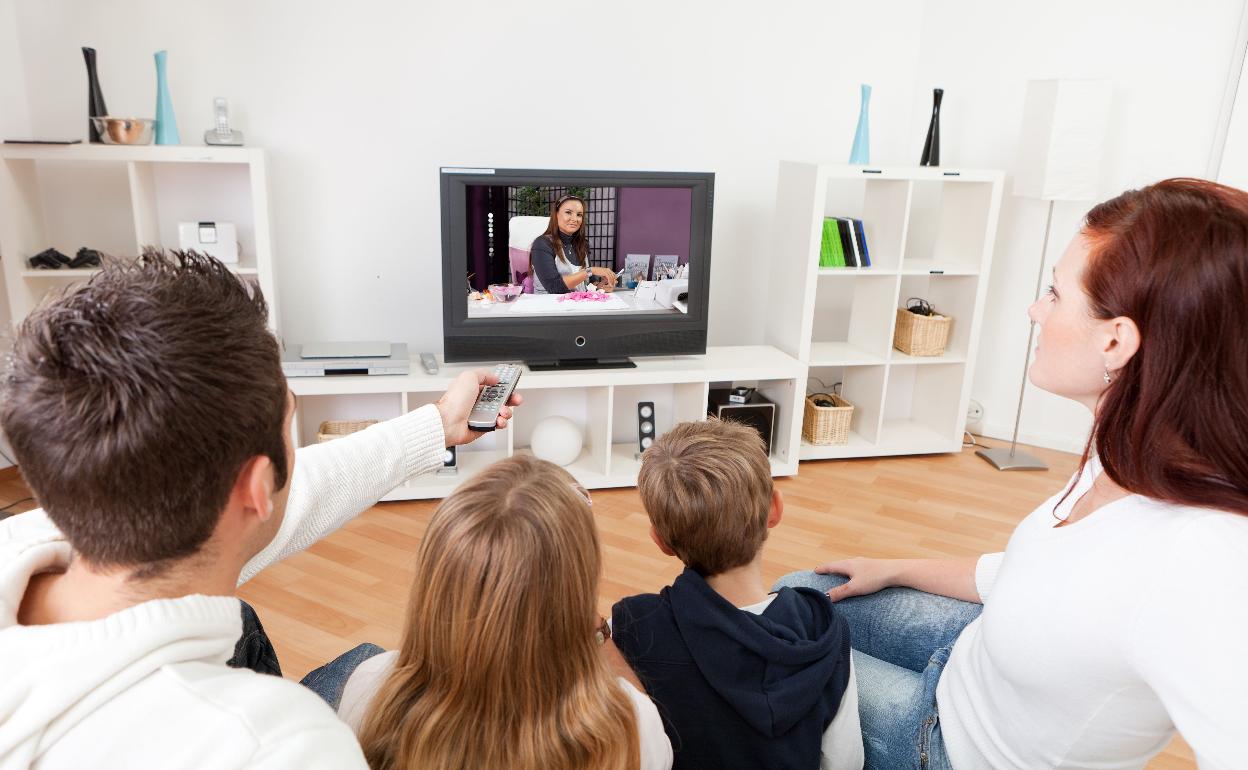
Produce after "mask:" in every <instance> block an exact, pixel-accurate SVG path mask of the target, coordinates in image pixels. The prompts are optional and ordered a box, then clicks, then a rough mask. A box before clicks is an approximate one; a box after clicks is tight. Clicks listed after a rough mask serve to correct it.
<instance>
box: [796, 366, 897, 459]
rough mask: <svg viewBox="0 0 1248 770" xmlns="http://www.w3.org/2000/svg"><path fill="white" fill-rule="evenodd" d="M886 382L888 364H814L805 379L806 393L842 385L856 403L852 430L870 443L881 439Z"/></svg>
mask: <svg viewBox="0 0 1248 770" xmlns="http://www.w3.org/2000/svg"><path fill="white" fill-rule="evenodd" d="M884 383H885V367H884V366H882V365H878V366H841V367H812V368H811V370H810V374H809V375H808V376H807V379H806V392H807V393H831V392H834V391H835V390H836V385H837V384H839V385H840V394H841V397H842V398H844V399H845V400H846V401H848V402H849V403H851V404H853V406H854V414H853V417H852V418H851V419H850V423H849V430H850V433H851V434H853V435H854V436H857V437H858V438H859V439H860V440H861V441H862V442H865V444H871V443H874V442H875V441H877V440H878V439H879V434H880V419H881V417H882V415H883V408H884ZM803 408H804V405H803ZM851 442H853V438H852V436H851Z"/></svg>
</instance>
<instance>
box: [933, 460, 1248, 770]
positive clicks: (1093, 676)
mask: <svg viewBox="0 0 1248 770" xmlns="http://www.w3.org/2000/svg"><path fill="white" fill-rule="evenodd" d="M1099 472H1100V465H1099V463H1097V462H1096V461H1092V462H1090V463H1089V467H1088V468H1087V470H1086V471H1085V472H1084V474H1083V476H1082V477H1081V478H1080V479H1079V480H1078V483H1077V485H1076V487H1075V489H1074V490H1073V491H1072V492H1071V494H1070V496H1069V497H1068V498H1067V499H1066V500H1065V501H1064V502H1063V503H1062V505H1061V506H1060V507H1058V510H1057V513H1058V515H1059V516H1061V517H1063V518H1065V516H1067V515H1068V514H1069V513H1070V509H1071V508H1072V507H1073V506H1074V504H1075V502H1076V501H1077V500H1078V499H1079V497H1080V496H1081V495H1082V494H1083V493H1084V492H1085V491H1087V489H1088V488H1089V487H1090V486H1091V484H1092V481H1093V478H1094V477H1095V474H1097V473H1099ZM1059 497H1060V495H1055V496H1054V497H1053V498H1051V499H1050V500H1049V501H1048V502H1046V503H1044V504H1043V505H1041V506H1040V507H1039V508H1037V509H1036V510H1035V511H1034V512H1033V513H1032V514H1031V515H1030V516H1028V517H1027V518H1026V519H1024V520H1023V521H1022V523H1020V524H1019V526H1018V528H1017V529H1016V530H1015V531H1014V534H1013V535H1012V536H1011V537H1010V542H1009V545H1008V546H1007V547H1006V550H1005V553H1004V555H1002V554H989V555H987V556H984V557H983V558H981V559H980V562H979V565H978V568H977V571H976V583H977V585H978V587H979V593H980V596H981V598H982V599H983V601H984V612H983V614H982V615H981V616H980V617H979V618H978V619H977V620H975V621H974V622H972V623H971V624H970V625H968V626H967V627H966V630H965V631H963V632H962V635H961V636H960V637H959V638H958V641H957V643H956V645H955V646H954V649H953V653H952V655H951V656H950V659H949V663H948V665H947V666H946V667H945V671H944V673H943V674H942V675H941V678H940V683H939V685H938V687H937V691H936V695H937V704H938V708H939V713H940V724H941V730H942V733H943V735H944V738H945V744H946V748H947V749H948V752H949V759H950V760H951V761H952V764H953V766H954V767H955V768H957V770H968V769H970V768H993V769H994V770H1008V769H1009V768H1026V769H1027V770H1031V769H1032V768H1050V767H1061V768H1097V769H1098V770H1117V769H1118V768H1141V767H1144V765H1145V764H1147V762H1148V760H1149V758H1151V757H1152V756H1153V755H1154V754H1156V753H1157V752H1159V751H1160V750H1161V749H1162V748H1164V747H1165V745H1166V744H1167V743H1168V742H1169V741H1170V739H1171V737H1172V736H1173V734H1174V730H1175V728H1176V727H1177V728H1178V730H1179V731H1180V732H1181V733H1182V734H1183V737H1184V738H1185V739H1186V740H1187V742H1188V743H1189V744H1190V745H1191V746H1192V748H1193V750H1194V751H1195V752H1196V756H1197V759H1198V761H1199V764H1200V766H1201V767H1202V768H1231V767H1241V768H1242V767H1245V763H1246V760H1245V758H1244V740H1243V736H1244V734H1245V733H1244V731H1245V725H1248V665H1245V661H1244V655H1245V643H1246V640H1248V516H1244V515H1239V514H1233V513H1227V512H1222V511H1214V510H1209V509H1202V508H1189V507H1184V506H1178V505H1171V504H1167V503H1162V502H1158V501H1156V500H1151V499H1148V498H1144V497H1140V496H1138V495H1135V496H1131V497H1127V498H1124V499H1121V500H1118V501H1115V502H1113V503H1110V504H1108V505H1106V506H1104V507H1102V508H1101V509H1099V510H1097V511H1095V512H1093V513H1092V515H1090V516H1089V517H1087V518H1086V519H1083V520H1081V521H1077V522H1075V523H1073V524H1070V525H1067V526H1065V527H1061V528H1056V529H1055V528H1054V524H1056V523H1057V521H1056V520H1055V519H1054V517H1053V509H1054V505H1055V503H1056V502H1057V499H1058V498H1059Z"/></svg>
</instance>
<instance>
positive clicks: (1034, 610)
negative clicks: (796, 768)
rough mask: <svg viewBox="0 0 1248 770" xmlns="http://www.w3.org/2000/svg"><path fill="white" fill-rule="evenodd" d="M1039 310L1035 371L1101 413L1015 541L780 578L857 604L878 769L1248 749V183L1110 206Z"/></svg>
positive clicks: (873, 761)
mask: <svg viewBox="0 0 1248 770" xmlns="http://www.w3.org/2000/svg"><path fill="white" fill-rule="evenodd" d="M1030 316H1031V319H1032V321H1034V322H1035V323H1036V324H1037V325H1038V326H1039V331H1040V334H1039V345H1038V347H1037V350H1036V357H1035V361H1034V362H1033V363H1032V365H1031V369H1030V372H1029V376H1030V379H1031V381H1032V383H1033V384H1035V385H1036V386H1037V387H1040V388H1043V389H1044V390H1047V391H1049V392H1051V393H1056V394H1058V395H1060V396H1065V397H1067V398H1070V399H1072V400H1074V401H1077V402H1079V403H1081V404H1083V405H1085V406H1086V407H1087V408H1088V409H1089V410H1090V411H1091V412H1092V414H1093V417H1094V423H1093V428H1092V434H1091V436H1090V437H1089V440H1088V443H1087V447H1086V449H1085V451H1084V455H1083V458H1082V461H1081V463H1080V468H1079V470H1078V472H1077V473H1076V474H1075V477H1074V478H1073V479H1072V480H1071V482H1070V484H1069V486H1067V487H1066V488H1065V489H1063V490H1062V491H1060V492H1059V493H1058V494H1056V495H1054V496H1053V498H1051V499H1050V500H1049V501H1048V502H1046V503H1044V504H1043V505H1041V506H1040V507H1039V508H1037V509H1036V510H1035V511H1034V512H1033V513H1032V514H1031V515H1029V516H1028V517H1027V518H1025V519H1024V520H1023V521H1022V523H1020V524H1019V526H1018V528H1017V529H1015V530H1014V533H1013V535H1012V536H1011V537H1010V541H1009V544H1008V545H1007V546H1006V550H1005V552H1004V553H995V554H986V555H984V556H981V557H979V558H976V559H965V560H939V559H915V560H884V559H850V560H847V561H840V562H832V563H829V564H824V565H822V566H821V567H819V568H817V569H816V570H815V572H813V573H810V572H808V573H795V574H794V575H790V576H788V577H786V578H784V579H782V580H781V581H780V584H781V585H810V586H816V587H819V588H821V589H823V590H826V591H828V594H829V596H831V597H832V598H833V599H834V600H836V601H837V602H838V608H839V609H840V611H841V612H842V613H843V614H844V615H845V616H846V617H847V618H848V619H849V622H850V628H851V633H852V639H853V645H854V649H855V653H854V654H855V667H856V669H857V673H858V686H859V702H860V708H861V712H862V727H863V737H864V743H865V746H866V751H867V766H868V767H875V768H900V767H922V768H929V767H931V768H949V767H952V768H957V770H963V769H964V768H994V769H995V770H1004V769H1006V768H1027V769H1029V770H1030V769H1031V768H1043V767H1063V768H1102V769H1106V770H1108V769H1111V768H1140V767H1143V766H1144V765H1145V764H1146V763H1147V762H1148V760H1149V759H1150V758H1151V757H1152V756H1153V755H1154V754H1156V753H1157V752H1159V751H1160V750H1161V749H1162V748H1163V747H1164V746H1165V745H1166V744H1167V743H1168V742H1169V741H1170V739H1171V737H1172V736H1173V734H1174V732H1175V730H1176V729H1177V730H1178V731H1179V732H1180V733H1182V734H1183V736H1184V737H1185V738H1186V739H1187V741H1188V743H1189V744H1191V746H1192V747H1193V749H1194V750H1195V752H1196V755H1197V757H1198V759H1199V761H1200V764H1201V766H1202V767H1219V768H1221V767H1244V766H1245V765H1244V762H1245V760H1244V748H1243V740H1242V736H1243V731H1244V729H1245V724H1248V666H1245V665H1243V656H1244V644H1245V641H1246V640H1248V193H1245V192H1243V191H1241V190H1236V189H1233V188H1230V187H1226V186H1224V185H1219V184H1215V183H1212V182H1206V181H1201V180H1195V179H1170V180H1166V181H1164V182H1159V183H1157V184H1154V185H1151V186H1149V187H1145V188H1143V189H1141V190H1132V191H1129V192H1126V193H1123V194H1122V195H1120V196H1118V197H1117V198H1114V199H1113V200H1110V201H1107V202H1105V203H1102V204H1100V205H1098V206H1096V207H1095V208H1093V209H1092V211H1091V212H1089V214H1088V216H1087V221H1086V223H1085V225H1084V227H1083V229H1082V230H1081V231H1080V233H1079V234H1078V235H1077V236H1076V237H1075V239H1074V241H1073V242H1072V243H1071V244H1070V246H1069V247H1068V248H1067V249H1066V252H1065V253H1064V254H1063V256H1062V258H1061V259H1060V261H1059V262H1058V264H1057V266H1056V267H1055V268H1054V271H1053V285H1052V286H1051V287H1050V289H1049V292H1048V293H1047V294H1046V295H1045V296H1044V297H1042V298H1041V299H1040V300H1038V301H1037V302H1036V303H1035V304H1034V305H1032V306H1031V309H1030ZM915 589H917V590H915Z"/></svg>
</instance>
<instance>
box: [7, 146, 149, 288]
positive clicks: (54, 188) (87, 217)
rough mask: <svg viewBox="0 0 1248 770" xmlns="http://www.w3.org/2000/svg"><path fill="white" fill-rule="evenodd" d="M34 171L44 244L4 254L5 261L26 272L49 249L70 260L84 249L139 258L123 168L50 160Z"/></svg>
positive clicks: (124, 168) (39, 163)
mask: <svg viewBox="0 0 1248 770" xmlns="http://www.w3.org/2000/svg"><path fill="white" fill-rule="evenodd" d="M11 162H13V161H10V163H11ZM35 169H36V170H35V174H36V176H37V179H38V183H37V184H38V195H39V205H40V209H41V211H42V218H43V233H42V239H41V240H39V241H38V242H32V243H28V244H25V248H23V249H22V250H21V251H17V252H16V253H14V254H12V256H11V257H10V255H9V254H7V253H6V254H5V257H6V258H13V259H17V260H18V261H19V262H20V265H21V267H22V268H26V267H27V262H26V260H27V259H29V258H30V257H32V256H34V255H35V254H36V253H38V252H40V251H43V250H44V249H46V248H48V247H50V246H51V247H56V248H57V249H59V250H60V251H61V252H62V253H64V254H65V256H67V257H71V258H72V257H73V256H74V253H75V252H77V251H78V249H80V248H82V247H83V246H86V247H88V248H92V249H98V250H99V251H103V252H106V253H108V254H115V255H118V256H129V255H133V254H135V247H134V245H135V239H134V226H133V218H132V217H131V214H130V180H129V177H128V176H127V173H126V167H125V165H124V164H112V163H82V162H75V161H61V160H48V161H39V162H37V163H36V164H35ZM6 215H7V212H6Z"/></svg>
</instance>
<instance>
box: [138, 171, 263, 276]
mask: <svg viewBox="0 0 1248 770" xmlns="http://www.w3.org/2000/svg"><path fill="white" fill-rule="evenodd" d="M135 165H136V167H144V166H145V167H147V173H150V175H151V180H152V191H151V194H152V195H154V196H155V198H154V199H152V201H151V203H152V204H153V205H154V204H155V201H156V200H159V201H160V205H159V206H158V207H156V211H157V219H156V222H155V232H151V231H149V232H147V233H145V234H144V239H143V240H142V241H141V242H140V245H142V246H146V245H149V244H155V245H159V246H163V247H165V248H167V249H175V248H177V247H178V224H179V223H180V222H229V223H231V224H233V225H234V226H235V228H236V230H237V235H238V241H239V260H238V266H239V267H244V268H254V267H255V266H256V229H255V221H254V216H253V211H254V203H253V201H252V199H251V182H250V169H249V167H248V166H246V165H238V164H225V163H214V164H208V163H136V164H135ZM136 208H139V206H137V205H136ZM153 236H155V238H156V240H151V239H152V237H153Z"/></svg>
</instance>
